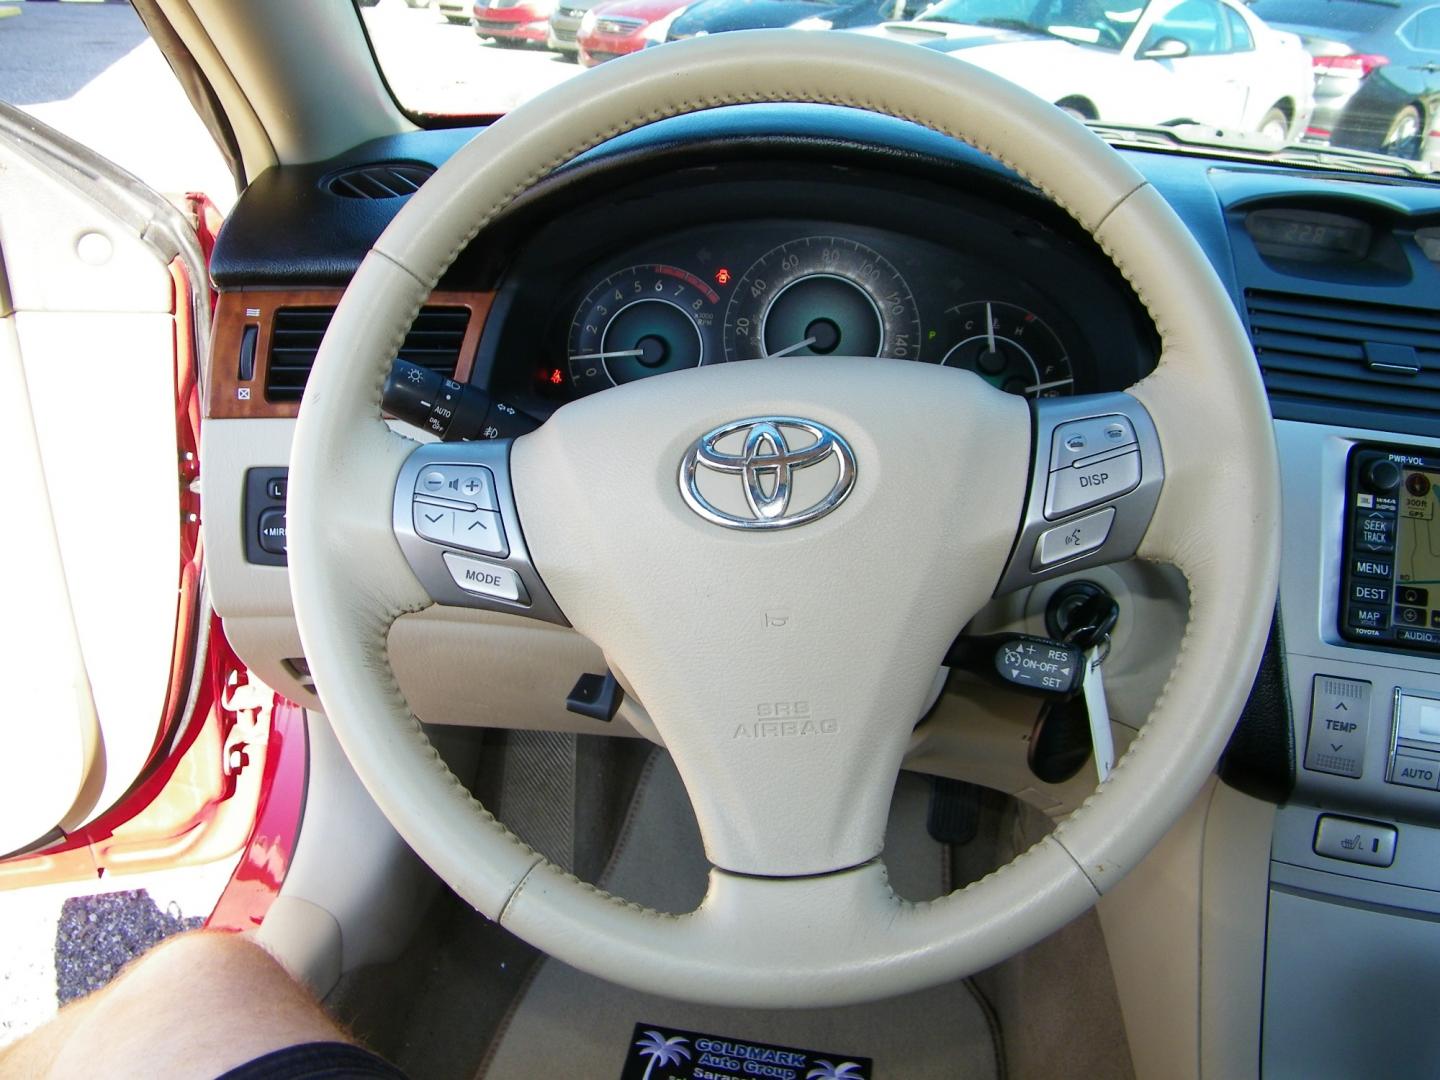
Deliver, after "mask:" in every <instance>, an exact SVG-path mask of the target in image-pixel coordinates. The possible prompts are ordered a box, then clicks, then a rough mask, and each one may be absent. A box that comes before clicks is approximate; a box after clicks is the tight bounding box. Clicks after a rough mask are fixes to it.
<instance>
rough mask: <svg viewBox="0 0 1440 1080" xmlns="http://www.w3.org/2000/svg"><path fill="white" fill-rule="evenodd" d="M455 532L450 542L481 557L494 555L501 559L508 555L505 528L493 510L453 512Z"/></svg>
mask: <svg viewBox="0 0 1440 1080" xmlns="http://www.w3.org/2000/svg"><path fill="white" fill-rule="evenodd" d="M452 513H453V514H454V521H455V525H454V528H455V531H454V532H453V533H452V534H451V537H450V542H451V543H452V544H456V545H458V546H460V547H463V548H467V549H469V550H470V551H478V552H480V553H481V554H482V555H494V556H495V557H496V558H497V559H503V558H505V557H506V556H507V555H509V554H510V547H509V545H508V544H507V543H506V542H505V526H504V525H503V524H501V522H500V515H499V514H497V513H495V511H493V510H455V511H452Z"/></svg>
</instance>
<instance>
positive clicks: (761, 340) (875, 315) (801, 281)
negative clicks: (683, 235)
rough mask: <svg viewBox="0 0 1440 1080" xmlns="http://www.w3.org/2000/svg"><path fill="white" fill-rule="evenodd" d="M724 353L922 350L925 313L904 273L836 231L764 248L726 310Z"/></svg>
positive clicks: (744, 356) (905, 355) (729, 356)
mask: <svg viewBox="0 0 1440 1080" xmlns="http://www.w3.org/2000/svg"><path fill="white" fill-rule="evenodd" d="M723 336H724V340H725V359H726V360H753V359H757V358H759V357H764V356H830V355H836V356H891V357H895V358H896V359H901V360H908V359H913V358H914V357H915V356H916V355H917V354H918V353H919V351H920V314H919V311H918V310H917V309H916V307H915V297H914V296H913V295H912V294H911V292H910V286H909V285H907V284H906V282H905V279H904V278H903V277H902V276H901V275H900V272H899V271H898V270H896V269H895V267H894V266H892V265H891V264H890V261H889V260H888V259H886V258H885V257H884V256H883V255H881V254H880V253H879V252H877V251H875V250H874V249H872V248H868V247H866V246H865V245H864V244H860V243H856V242H855V241H854V240H847V239H845V238H844V237H839V236H807V237H802V238H801V239H798V240H791V241H789V242H788V243H785V244H781V245H780V246H779V247H777V248H773V249H772V250H770V251H767V252H766V253H765V254H764V255H762V256H760V258H758V259H756V260H755V262H754V263H753V264H752V265H751V266H750V269H748V270H746V271H745V276H744V277H742V278H741V279H740V280H739V281H738V282H736V283H735V291H734V293H733V294H731V297H730V303H729V305H728V306H727V307H726V309H725V325H724V331H723Z"/></svg>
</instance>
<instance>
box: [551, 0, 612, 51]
mask: <svg viewBox="0 0 1440 1080" xmlns="http://www.w3.org/2000/svg"><path fill="white" fill-rule="evenodd" d="M598 2H600V0H561V3H560V4H559V5H557V6H556V8H555V13H554V14H553V15H551V16H550V38H549V40H548V42H547V43H546V44H547V45H549V47H550V48H551V49H553V50H554V51H555V52H558V53H560V54H561V55H563V56H566V57H569V58H570V59H575V58H576V57H578V56H579V55H580V44H579V42H578V41H576V38H577V37H578V35H579V33H580V21H581V20H582V19H584V18H585V14H586V12H588V11H589V10H590V9H591V8H592V7H594V6H595V5H596V3H598Z"/></svg>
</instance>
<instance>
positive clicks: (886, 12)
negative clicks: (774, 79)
mask: <svg viewBox="0 0 1440 1080" xmlns="http://www.w3.org/2000/svg"><path fill="white" fill-rule="evenodd" d="M919 6H920V5H919V4H911V3H910V2H909V0H697V2H696V3H694V4H691V5H690V6H689V7H688V8H686V9H685V12H684V14H682V15H680V16H679V17H677V18H676V19H675V21H674V22H673V23H671V25H670V32H669V34H668V35H667V36H666V38H665V40H666V41H679V40H681V39H682V38H689V37H696V36H697V35H699V34H718V33H721V32H722V31H725V30H760V29H765V28H768V27H780V26H794V25H796V24H802V26H803V29H807V30H830V29H835V30H848V29H852V28H854V27H858V26H869V25H872V24H874V23H877V22H881V21H882V20H885V19H904V18H908V17H909V16H910V15H912V14H913V13H914V12H915V11H917V10H918V9H919Z"/></svg>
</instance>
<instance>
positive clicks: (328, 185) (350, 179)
mask: <svg viewBox="0 0 1440 1080" xmlns="http://www.w3.org/2000/svg"><path fill="white" fill-rule="evenodd" d="M434 172H435V170H434V169H433V168H431V167H430V166H429V165H418V164H416V163H414V162H410V161H391V162H384V163H381V164H378V165H360V166H357V167H355V168H353V169H344V170H342V171H340V172H338V173H331V174H330V175H329V176H327V177H326V178H325V180H324V187H325V190H326V191H328V192H330V194H332V195H341V196H343V197H345V198H347V199H398V198H400V197H401V196H404V195H411V194H413V193H414V192H415V191H416V190H418V189H419V187H420V185H421V184H423V183H424V182H425V181H426V180H428V179H430V176H431V174H433V173H434Z"/></svg>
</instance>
